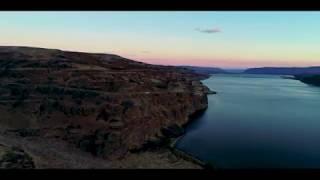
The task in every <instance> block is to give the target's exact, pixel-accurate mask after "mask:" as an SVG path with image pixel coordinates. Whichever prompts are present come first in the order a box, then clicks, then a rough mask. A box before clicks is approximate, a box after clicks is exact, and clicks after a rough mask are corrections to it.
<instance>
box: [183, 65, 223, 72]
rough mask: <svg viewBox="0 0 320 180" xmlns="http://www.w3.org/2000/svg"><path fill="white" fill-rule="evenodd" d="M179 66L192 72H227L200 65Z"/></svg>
mask: <svg viewBox="0 0 320 180" xmlns="http://www.w3.org/2000/svg"><path fill="white" fill-rule="evenodd" d="M179 67H181V68H186V69H189V70H192V71H193V72H195V73H199V74H218V73H227V72H226V71H225V70H223V69H221V68H217V67H201V66H179Z"/></svg>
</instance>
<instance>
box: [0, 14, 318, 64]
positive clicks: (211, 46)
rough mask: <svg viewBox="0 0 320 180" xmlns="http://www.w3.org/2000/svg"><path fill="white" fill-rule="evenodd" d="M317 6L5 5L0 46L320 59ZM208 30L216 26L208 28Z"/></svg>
mask: <svg viewBox="0 0 320 180" xmlns="http://www.w3.org/2000/svg"><path fill="white" fill-rule="evenodd" d="M319 19H320V12H311V11H308V12H293V11H292V12H276V11H274V12H272V11H266V12H252V11H251V12H244V11H238V12H231V11H229V12H220V11H219V12H204V11H202V12H192V11H189V12H183V11H180V12H173V11H168V12H166V11H159V12H152V11H145V12H134V11H132V12H120V11H119V12H116V11H115V12H101V11H99V12H1V13H0V27H1V28H0V33H1V34H2V36H3V37H2V38H1V39H0V45H23V46H38V47H47V48H58V49H64V50H76V51H86V52H102V53H115V54H119V55H122V56H125V57H128V58H131V59H135V60H139V61H144V62H148V63H155V64H173V65H182V64H189V65H200V66H219V67H232V68H233V67H256V66H311V65H320V51H319V49H320V36H319V33H320V23H319ZM210 32H211V33H210Z"/></svg>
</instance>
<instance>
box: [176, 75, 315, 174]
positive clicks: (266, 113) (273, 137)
mask: <svg viewBox="0 0 320 180" xmlns="http://www.w3.org/2000/svg"><path fill="white" fill-rule="evenodd" d="M203 83H204V84H205V85H207V86H208V87H209V88H210V89H212V90H215V91H217V92H218V94H215V95H209V96H208V103H209V108H208V109H207V111H206V112H205V113H204V114H203V115H202V116H201V117H199V118H198V119H197V120H196V121H194V122H193V123H192V124H191V125H190V126H189V127H188V128H187V134H186V135H185V136H184V137H183V138H182V139H181V140H179V141H178V143H177V148H179V149H182V150H184V151H186V152H188V153H190V154H193V155H194V156H196V157H198V158H200V159H202V160H204V161H207V162H209V163H211V164H212V165H213V166H215V167H217V168H320V87H314V86H310V85H306V84H304V83H301V82H300V81H297V80H291V79H283V78H281V77H280V76H273V75H214V76H213V77H211V78H209V79H206V80H204V81H203Z"/></svg>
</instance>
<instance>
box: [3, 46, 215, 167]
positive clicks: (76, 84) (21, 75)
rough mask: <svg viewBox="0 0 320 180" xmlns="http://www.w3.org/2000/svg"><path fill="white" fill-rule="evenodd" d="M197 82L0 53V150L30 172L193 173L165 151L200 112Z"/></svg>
mask: <svg viewBox="0 0 320 180" xmlns="http://www.w3.org/2000/svg"><path fill="white" fill-rule="evenodd" d="M204 78H208V76H207V75H203V74H197V73H195V72H192V71H190V70H186V69H184V68H177V67H172V66H158V65H150V64H145V63H141V62H137V61H133V60H130V59H126V58H123V57H120V56H117V55H110V54H90V53H82V52H69V51H61V50H54V49H43V48H30V47H0V82H1V83H0V95H1V96H0V113H1V115H2V118H1V120H0V144H2V145H3V146H7V147H6V151H7V150H8V149H9V150H10V148H11V147H19V148H20V149H22V150H23V151H24V152H25V153H26V154H28V155H29V156H30V157H31V159H33V161H34V165H35V167H34V168H102V167H103V168H134V167H141V168H148V167H149V166H148V163H150V162H154V164H153V165H152V164H149V165H150V167H152V168H175V167H176V168H183V167H189V168H199V167H200V166H198V165H195V164H192V163H190V162H188V161H185V160H184V159H182V158H180V157H177V156H176V155H174V154H173V153H171V151H170V148H167V147H168V146H166V145H168V142H170V141H171V140H172V139H174V138H177V137H179V136H181V135H182V134H183V133H184V129H183V126H184V125H185V124H187V123H188V122H189V121H190V120H191V119H192V118H190V116H192V115H194V114H195V113H197V112H199V111H202V110H205V109H206V108H207V106H208V100H207V95H208V94H212V93H214V92H212V91H210V90H209V89H208V88H207V87H206V86H204V85H203V84H202V83H201V82H200V80H201V79H204ZM70 154H72V155H70ZM1 158H3V157H0V162H1ZM151 159H158V161H152V160H151ZM171 161H172V162H171ZM156 162H157V163H156Z"/></svg>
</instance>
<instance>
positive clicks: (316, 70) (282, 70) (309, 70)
mask: <svg viewBox="0 0 320 180" xmlns="http://www.w3.org/2000/svg"><path fill="white" fill-rule="evenodd" d="M244 73H246V74H277V75H300V74H309V75H313V74H320V66H312V67H262V68H249V69H247V70H245V71H244Z"/></svg>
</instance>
